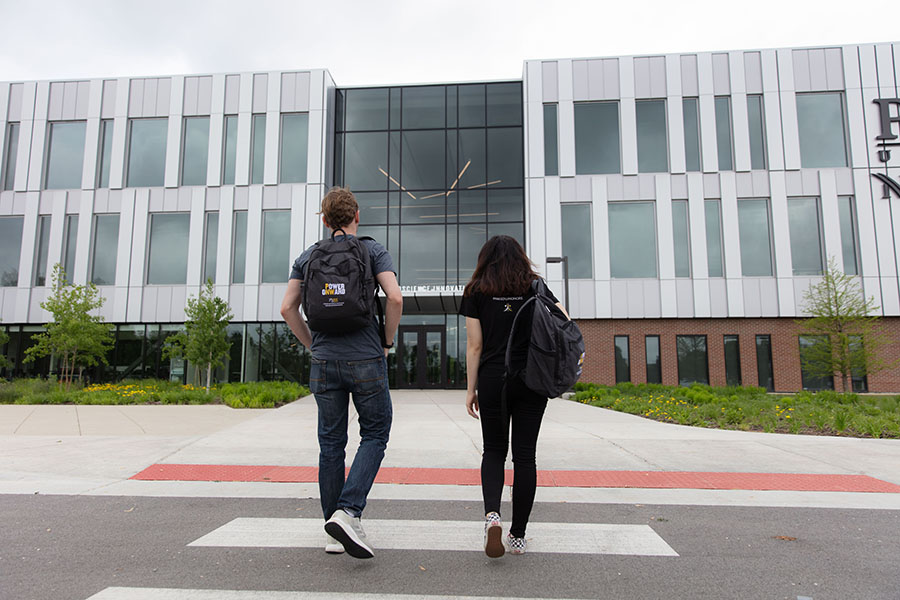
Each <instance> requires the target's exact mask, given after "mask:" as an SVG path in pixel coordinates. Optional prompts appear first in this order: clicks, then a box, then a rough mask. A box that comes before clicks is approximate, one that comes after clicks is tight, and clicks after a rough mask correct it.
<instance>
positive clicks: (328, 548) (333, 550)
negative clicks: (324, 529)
mask: <svg viewBox="0 0 900 600" xmlns="http://www.w3.org/2000/svg"><path fill="white" fill-rule="evenodd" d="M325 552H327V553H328V554H343V553H344V546H343V544H341V543H340V542H339V541H337V540H336V539H334V538H333V537H331V536H330V535H328V534H327V533H326V534H325Z"/></svg>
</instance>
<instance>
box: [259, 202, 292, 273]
mask: <svg viewBox="0 0 900 600" xmlns="http://www.w3.org/2000/svg"><path fill="white" fill-rule="evenodd" d="M262 251H263V264H262V282H263V283H283V282H286V281H287V280H288V275H289V274H290V266H291V211H289V210H267V211H263V248H262Z"/></svg>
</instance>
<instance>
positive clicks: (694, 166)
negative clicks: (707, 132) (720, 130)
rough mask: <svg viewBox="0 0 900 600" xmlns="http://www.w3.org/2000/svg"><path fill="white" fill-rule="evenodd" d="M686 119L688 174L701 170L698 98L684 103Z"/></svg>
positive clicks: (685, 145)
mask: <svg viewBox="0 0 900 600" xmlns="http://www.w3.org/2000/svg"><path fill="white" fill-rule="evenodd" d="M681 106H682V110H683V111H684V112H683V115H684V118H683V121H684V166H685V168H686V169H687V171H688V172H695V171H699V170H700V109H699V107H698V105H697V99H696V98H685V99H684V100H683V101H682V105H681Z"/></svg>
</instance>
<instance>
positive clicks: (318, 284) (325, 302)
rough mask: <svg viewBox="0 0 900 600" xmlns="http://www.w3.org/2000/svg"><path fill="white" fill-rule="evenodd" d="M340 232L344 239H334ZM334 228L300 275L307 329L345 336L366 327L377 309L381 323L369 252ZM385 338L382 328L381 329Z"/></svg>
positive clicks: (320, 242)
mask: <svg viewBox="0 0 900 600" xmlns="http://www.w3.org/2000/svg"><path fill="white" fill-rule="evenodd" d="M338 232H341V233H343V234H344V237H343V239H340V240H337V239H335V235H336V234H337V233H338ZM366 239H368V240H371V239H372V238H370V237H361V238H358V237H356V236H350V235H346V233H345V232H344V230H343V229H335V230H334V231H333V232H332V234H331V238H326V239H324V240H321V241H319V242H316V244H315V246H313V250H312V252H311V253H310V255H309V261H308V262H307V263H306V272H305V273H304V276H303V312H304V313H305V314H306V320H307V323H308V324H309V328H310V329H311V330H313V331H318V332H322V333H348V332H351V331H357V330H359V329H362V328H363V327H367V326H368V325H369V324H370V323H372V320H373V318H374V314H375V312H374V311H375V310H376V308H377V311H378V315H379V317H381V320H382V321H383V316H382V312H381V303H380V302H379V301H378V299H377V284H376V282H375V276H374V275H373V273H372V261H371V259H370V258H369V250H368V248H366V245H365V244H363V243H362V240H366ZM380 334H381V336H382V338H383V337H384V327H383V326H382V327H381V328H380Z"/></svg>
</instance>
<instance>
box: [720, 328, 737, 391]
mask: <svg viewBox="0 0 900 600" xmlns="http://www.w3.org/2000/svg"><path fill="white" fill-rule="evenodd" d="M723 341H724V344H725V383H726V385H741V345H740V341H739V338H738V336H736V335H726V336H724V340H723Z"/></svg>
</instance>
